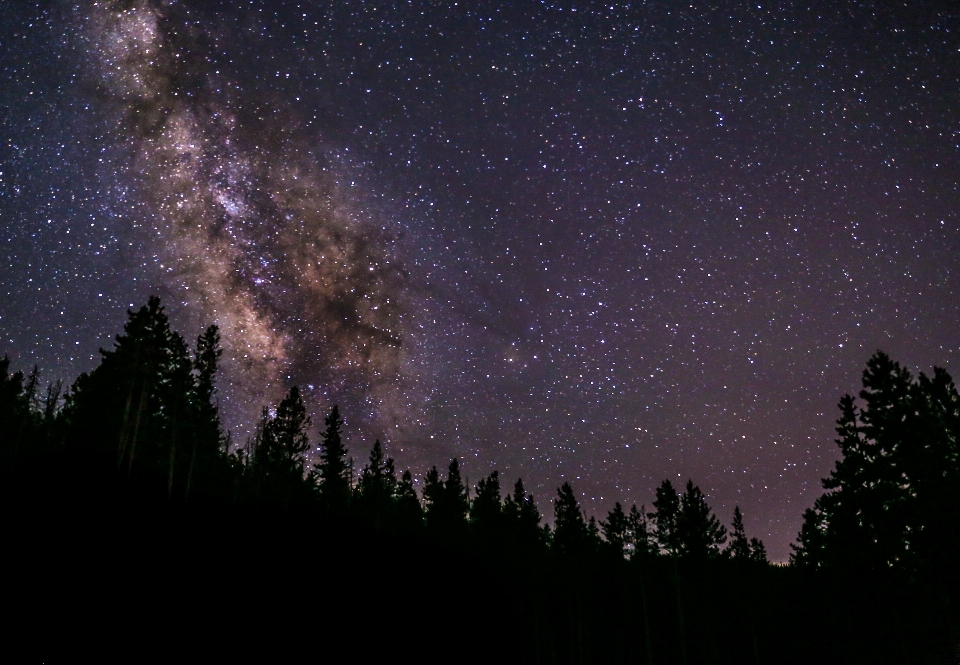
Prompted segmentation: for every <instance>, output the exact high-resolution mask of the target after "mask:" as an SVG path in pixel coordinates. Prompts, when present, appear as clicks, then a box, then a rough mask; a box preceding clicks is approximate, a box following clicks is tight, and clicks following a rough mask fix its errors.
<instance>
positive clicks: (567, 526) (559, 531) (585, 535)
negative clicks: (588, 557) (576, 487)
mask: <svg viewBox="0 0 960 665" xmlns="http://www.w3.org/2000/svg"><path fill="white" fill-rule="evenodd" d="M553 515H554V522H553V524H554V531H553V547H554V549H555V550H556V551H558V552H560V553H562V554H581V553H583V552H584V550H585V549H587V546H588V543H589V540H590V532H589V529H588V527H587V522H586V519H585V518H584V515H583V511H582V510H581V509H580V503H579V502H578V501H577V497H576V496H574V494H573V488H571V487H570V483H566V482H565V483H564V484H563V485H561V486H560V487H559V488H557V498H556V499H554V501H553Z"/></svg>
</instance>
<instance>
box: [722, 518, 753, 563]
mask: <svg viewBox="0 0 960 665" xmlns="http://www.w3.org/2000/svg"><path fill="white" fill-rule="evenodd" d="M732 526H733V531H731V532H730V544H729V545H727V549H726V550H725V552H726V553H727V556H729V557H730V558H732V559H738V560H741V561H746V560H747V559H749V558H750V541H748V540H747V534H746V532H745V531H744V528H743V514H742V513H741V512H740V506H734V507H733V525H732Z"/></svg>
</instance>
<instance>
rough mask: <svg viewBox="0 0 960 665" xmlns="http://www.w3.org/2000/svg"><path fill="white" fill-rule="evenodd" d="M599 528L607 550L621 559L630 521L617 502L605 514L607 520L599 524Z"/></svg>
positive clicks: (624, 549) (624, 551) (625, 549)
mask: <svg viewBox="0 0 960 665" xmlns="http://www.w3.org/2000/svg"><path fill="white" fill-rule="evenodd" d="M600 528H601V529H602V530H603V538H604V540H605V541H606V545H607V549H609V550H610V552H612V553H613V554H615V555H616V556H617V557H619V558H623V556H624V554H625V553H626V551H627V542H628V532H629V530H630V521H629V519H628V518H627V515H626V514H625V513H624V512H623V507H622V506H621V505H620V502H619V501H617V502H616V503H615V504H614V506H613V510H611V511H610V512H609V513H608V514H607V519H606V520H604V521H602V522H600Z"/></svg>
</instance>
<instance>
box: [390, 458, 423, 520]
mask: <svg viewBox="0 0 960 665" xmlns="http://www.w3.org/2000/svg"><path fill="white" fill-rule="evenodd" d="M396 503H397V530H398V532H399V533H401V534H405V535H408V536H413V535H416V534H418V533H419V532H420V529H421V528H422V527H423V507H422V506H421V505H420V499H419V497H418V496H417V490H416V488H414V486H413V476H412V475H411V474H410V471H409V470H407V471H404V472H403V473H402V474H401V475H400V481H399V482H398V483H397V489H396Z"/></svg>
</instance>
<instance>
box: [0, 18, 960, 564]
mask: <svg viewBox="0 0 960 665" xmlns="http://www.w3.org/2000/svg"><path fill="white" fill-rule="evenodd" d="M958 33H960V11H958V9H957V8H956V7H955V6H954V5H953V4H951V3H936V2H921V3H911V4H910V6H901V5H895V4H894V3H873V4H864V3H855V2H842V3H813V4H810V3H795V4H791V3H777V4H776V5H772V4H771V5H770V6H767V5H764V4H762V3H761V4H759V5H757V4H754V5H749V6H747V5H734V4H729V5H722V6H715V7H710V8H707V7H704V8H696V7H691V6H690V5H689V3H686V4H684V3H674V2H648V3H641V4H630V5H609V3H608V4H600V3H592V2H568V3H551V2H544V3H520V4H517V5H516V6H511V7H507V6H502V3H473V4H471V5H469V6H460V5H453V4H450V5H449V6H447V5H443V4H438V3H426V2H404V3H387V4H382V5H379V4H378V5H374V4H372V3H367V2H352V1H346V2H335V3H333V2H331V3H325V2H319V3H304V2H299V3H298V2H292V1H290V2H285V1H279V2H262V1H256V0H251V1H250V2H244V3H226V2H196V1H193V0H176V1H174V0H124V1H122V2H121V1H113V2H93V1H89V0H88V1H85V2H75V3H60V2H42V3H5V4H3V5H2V6H0V56H2V57H0V68H2V74H3V80H4V81H5V83H4V85H3V87H2V90H0V132H2V133H0V219H2V220H3V223H2V226H0V228H2V231H3V236H2V238H0V247H2V250H0V251H2V255H0V259H2V260H0V294H2V297H3V306H2V308H0V340H2V349H0V351H2V352H5V353H8V354H9V355H10V356H11V358H12V359H13V361H14V365H15V366H18V367H29V366H32V365H33V364H34V363H36V364H38V365H39V366H40V367H41V369H42V370H44V372H45V376H46V377H48V378H56V377H63V378H64V379H66V380H68V381H70V380H72V379H73V378H74V377H75V376H76V374H77V373H79V372H81V371H85V370H89V369H91V368H92V367H93V366H94V365H95V363H96V362H97V358H98V353H97V349H98V347H103V346H109V344H110V340H111V336H112V335H113V334H115V333H116V332H117V331H118V330H119V329H120V327H121V326H122V323H123V320H124V317H125V312H126V309H128V308H130V307H136V306H139V304H140V303H142V302H144V301H145V300H146V298H147V296H148V295H149V294H151V293H157V294H159V295H161V297H162V298H163V299H164V302H165V304H166V306H167V308H168V311H169V312H170V313H171V315H172V317H173V320H174V322H175V325H176V327H177V328H178V329H179V330H180V331H181V332H182V333H183V334H184V335H185V336H186V337H187V338H190V337H192V336H195V335H196V334H197V333H198V332H199V331H200V330H201V329H202V327H203V326H204V325H206V324H208V323H210V322H216V323H218V324H219V325H220V327H221V329H222V331H223V335H224V340H225V344H226V354H225V362H224V372H223V376H222V377H221V404H222V407H223V409H224V414H225V418H226V421H227V423H229V425H230V427H231V429H232V430H233V431H234V435H235V440H242V439H243V437H244V436H246V434H245V433H246V432H248V431H249V428H250V424H251V423H252V422H253V421H254V420H255V418H256V415H257V414H258V413H259V411H260V408H261V406H262V405H263V404H275V403H276V401H277V400H278V399H279V398H280V396H282V394H283V393H284V392H285V391H286V390H287V389H288V388H289V386H290V385H294V384H296V385H299V386H301V387H302V388H303V389H304V391H305V394H306V395H307V398H308V402H309V404H310V408H311V411H312V412H313V413H314V416H315V419H316V418H317V417H319V416H322V414H323V413H324V412H325V411H326V410H327V409H328V408H329V407H330V406H331V405H332V404H333V403H338V404H340V406H341V408H342V410H343V412H344V413H345V414H346V417H347V428H348V431H349V437H350V438H349V440H348V444H349V445H350V447H351V453H352V454H353V455H354V456H355V457H356V458H358V459H360V458H363V457H364V456H365V454H366V450H367V449H368V448H369V445H370V444H371V443H372V440H373V437H381V438H382V439H383V440H385V442H386V445H387V449H388V452H389V453H391V454H393V455H394V456H396V457H397V458H398V462H399V465H400V466H401V467H402V468H405V467H407V466H409V467H411V468H412V469H413V470H414V472H415V473H417V474H419V473H422V472H423V471H424V470H425V469H426V468H427V467H428V466H430V465H433V464H437V465H438V466H439V465H443V464H445V463H446V460H448V459H449V458H450V457H452V456H457V457H459V458H461V460H462V463H463V466H464V469H465V472H466V473H467V475H468V477H469V478H471V479H474V480H475V479H476V478H478V477H480V476H481V475H483V474H485V473H487V472H488V471H489V470H490V469H492V468H498V469H499V470H500V472H501V474H503V475H504V476H505V477H506V478H507V479H509V480H510V481H511V482H512V479H513V478H515V477H517V476H522V477H523V478H524V482H525V484H526V485H527V486H528V488H529V489H531V490H532V491H533V492H534V494H535V495H536V497H537V499H538V500H539V502H540V504H541V508H544V507H545V506H546V508H545V512H548V513H549V506H548V504H547V501H548V500H549V498H550V497H551V496H552V495H553V493H554V492H555V488H556V487H557V486H558V485H559V484H560V483H562V482H563V481H564V480H567V481H570V482H571V483H572V485H573V486H574V488H575V490H576V491H577V493H578V494H579V495H581V498H582V501H583V504H584V506H585V507H586V508H587V509H588V510H589V511H590V512H592V513H594V514H601V513H605V511H606V510H608V509H609V508H610V507H611V506H612V504H613V502H614V501H620V502H622V503H625V504H627V505H629V504H631V503H634V502H635V503H637V504H638V505H639V504H647V505H648V506H649V504H650V502H651V501H652V499H653V490H654V488H655V486H656V485H657V484H658V483H659V481H660V480H662V479H663V478H672V479H675V480H677V481H681V482H684V481H685V480H686V478H688V477H690V478H693V479H694V481H695V482H697V484H699V486H700V487H701V488H702V489H703V490H704V492H705V493H706V495H707V497H708V500H709V501H710V503H711V505H712V506H713V507H714V509H715V510H716V511H717V512H718V514H719V515H720V516H721V518H722V519H724V520H725V521H729V519H730V517H731V515H732V512H733V507H734V506H735V505H739V506H740V508H741V509H742V510H743V513H744V516H745V520H746V525H747V529H748V531H749V532H751V534H756V535H757V536H759V537H761V538H763V539H764V540H765V541H766V543H767V547H768V550H769V552H770V554H771V558H773V559H775V560H776V559H784V558H786V556H787V554H788V552H789V543H790V542H791V541H792V540H793V539H794V537H795V535H796V532H797V530H798V528H799V524H800V521H801V516H802V513H803V509H804V508H806V507H807V506H809V505H811V504H812V502H813V500H814V498H815V497H816V496H817V495H818V494H819V493H820V484H819V480H820V478H821V477H823V476H825V475H826V474H827V473H828V471H829V469H830V468H831V466H832V464H833V461H834V460H835V459H836V455H837V453H836V449H835V446H834V443H833V439H834V433H833V425H834V420H835V419H836V417H837V410H836V403H837V401H838V400H839V398H840V396H841V395H842V394H843V393H845V392H852V391H855V390H857V389H858V387H859V385H858V381H859V375H860V372H861V371H862V368H863V366H864V363H865V362H866V360H867V358H868V357H869V356H870V355H871V354H872V353H873V352H874V351H875V350H876V349H878V348H880V349H883V350H885V351H886V352H887V353H889V354H890V355H891V356H892V357H894V358H895V359H898V360H900V361H901V362H903V363H904V364H905V365H907V366H909V367H911V368H913V369H914V370H925V371H928V372H929V371H930V370H931V369H932V367H933V366H934V365H939V366H943V367H946V368H947V369H948V371H951V372H952V373H953V374H955V375H956V374H958V373H960V367H958V365H957V362H958V358H957V354H958V344H960V333H958V330H960V326H958V322H960V321H958V319H960V316H958V303H960V300H958V293H957V288H956V286H955V283H956V279H957V277H956V275H957V270H958V268H960V266H958V262H957V256H958V250H960V219H958V210H960V190H958V187H960V99H958V97H960V39H958Z"/></svg>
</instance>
